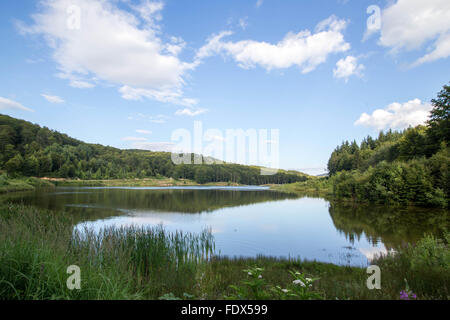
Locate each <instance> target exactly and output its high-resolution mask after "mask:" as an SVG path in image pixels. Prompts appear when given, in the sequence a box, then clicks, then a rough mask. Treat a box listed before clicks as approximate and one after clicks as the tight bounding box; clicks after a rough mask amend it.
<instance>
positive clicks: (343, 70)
mask: <svg viewBox="0 0 450 320" xmlns="http://www.w3.org/2000/svg"><path fill="white" fill-rule="evenodd" d="M363 70H364V65H363V64H358V59H357V58H356V57H353V56H347V57H346V58H343V59H340V60H339V61H338V62H337V63H336V69H334V70H333V75H334V77H335V78H344V79H345V81H346V82H347V81H348V78H349V77H350V76H352V75H356V76H358V77H362V71H363Z"/></svg>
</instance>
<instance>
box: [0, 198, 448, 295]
mask: <svg viewBox="0 0 450 320" xmlns="http://www.w3.org/2000/svg"><path fill="white" fill-rule="evenodd" d="M75 234H76V233H75ZM73 235H74V233H73V217H72V216H71V215H70V214H65V213H63V212H58V213H55V212H49V211H45V210H39V209H36V208H33V207H25V206H17V205H5V206H2V207H0V300H3V299H82V300H86V299H187V300H191V299H224V298H225V297H233V295H234V296H235V298H238V296H237V292H238V291H236V290H235V289H233V285H236V284H237V283H238V284H239V285H236V287H237V288H239V290H241V291H240V293H239V295H240V296H242V297H245V299H254V298H255V297H265V296H266V295H267V296H268V298H269V299H310V298H311V299H319V298H320V297H322V298H324V299H331V300H336V299H339V300H342V299H399V292H400V291H401V290H404V289H405V283H404V279H408V283H409V286H410V289H409V290H411V291H414V293H416V294H417V297H418V299H448V298H450V292H449V288H450V278H449V275H450V270H449V260H448V259H449V258H448V257H449V253H448V252H449V251H448V241H449V240H450V237H449V235H448V234H447V236H446V237H445V238H444V241H441V240H437V239H434V238H430V237H428V238H427V239H425V240H423V241H422V242H419V243H418V244H417V245H416V246H412V245H411V246H406V247H404V248H400V249H398V250H397V251H396V254H393V255H388V256H380V257H378V258H377V260H375V261H373V262H372V263H374V264H377V265H378V266H380V268H381V270H382V288H381V290H368V289H367V286H366V280H367V273H366V270H365V268H358V267H349V266H337V265H333V264H328V263H320V262H316V261H302V260H300V259H277V258H273V257H262V256H259V257H256V258H227V257H216V256H212V257H211V256H207V255H205V254H204V253H205V249H206V251H208V248H212V249H214V244H213V242H211V241H210V240H211V239H210V238H209V237H205V238H199V237H197V236H192V235H188V234H184V235H180V234H178V236H177V235H171V234H169V233H167V232H165V231H164V230H161V229H146V230H142V229H128V228H126V229H122V231H119V230H118V229H115V230H113V229H108V230H104V231H102V232H101V233H100V234H97V236H96V235H95V234H93V233H87V234H84V233H82V234H78V236H75V237H73ZM83 235H84V236H83ZM202 252H203V253H202ZM185 257H187V258H188V259H185ZM174 261H177V263H175V262H174ZM69 265H78V266H79V267H80V269H81V290H73V291H70V290H68V289H67V286H66V280H67V277H68V275H67V273H66V270H67V267H68V266H69ZM248 266H256V267H250V268H249V267H248ZM243 269H245V272H242V270H243ZM248 272H251V273H252V275H251V276H250V275H249V274H248ZM260 276H261V278H260ZM318 278H320V280H318ZM298 280H300V281H301V282H302V283H303V284H305V286H302V284H301V282H299V281H298ZM310 285H312V286H310ZM230 286H231V287H230ZM283 289H285V290H287V292H285V290H283ZM319 295H320V296H319Z"/></svg>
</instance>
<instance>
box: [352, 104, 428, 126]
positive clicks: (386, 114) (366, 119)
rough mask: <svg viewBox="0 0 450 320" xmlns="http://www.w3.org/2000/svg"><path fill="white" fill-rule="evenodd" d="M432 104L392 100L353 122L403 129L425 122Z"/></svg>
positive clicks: (360, 124) (361, 124)
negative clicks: (385, 105)
mask: <svg viewBox="0 0 450 320" xmlns="http://www.w3.org/2000/svg"><path fill="white" fill-rule="evenodd" d="M432 108H433V106H432V105H431V104H429V103H425V102H422V101H420V100H419V99H414V100H411V101H408V102H405V103H398V102H394V103H391V104H390V105H388V106H387V107H386V108H384V109H377V110H375V111H374V112H373V113H372V114H371V115H369V114H367V113H363V114H362V115H361V116H360V117H359V119H358V120H357V121H356V122H355V125H358V126H367V127H373V128H376V129H378V130H384V129H405V128H407V127H409V126H412V127H414V126H417V125H420V124H425V122H426V121H427V120H428V118H429V116H430V111H431V109H432Z"/></svg>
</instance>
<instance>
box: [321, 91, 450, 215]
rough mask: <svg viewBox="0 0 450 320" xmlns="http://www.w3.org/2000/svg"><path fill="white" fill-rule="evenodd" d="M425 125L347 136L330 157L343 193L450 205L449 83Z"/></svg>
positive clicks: (343, 195)
mask: <svg viewBox="0 0 450 320" xmlns="http://www.w3.org/2000/svg"><path fill="white" fill-rule="evenodd" d="M431 102H432V105H433V110H432V112H431V117H430V120H429V121H428V123H427V124H426V126H417V127H415V128H408V129H406V130H404V131H402V132H393V131H388V132H380V134H379V136H378V138H376V139H373V138H372V137H370V136H369V137H367V138H365V139H364V140H363V141H362V142H361V143H360V144H359V145H358V144H357V143H356V141H353V142H351V143H350V142H348V141H345V142H344V143H342V145H340V146H338V147H337V148H336V149H335V150H334V152H333V153H332V155H331V157H330V159H329V161H328V170H329V172H330V183H331V185H332V188H333V193H334V195H335V196H336V197H338V198H353V199H356V200H369V201H373V202H381V203H405V204H406V203H413V204H419V205H425V206H440V207H446V206H448V202H449V201H448V199H449V198H450V171H449V164H450V148H449V145H448V141H449V138H450V122H449V121H450V120H449V109H450V86H448V85H446V86H444V87H443V89H442V90H441V91H440V92H439V93H438V96H437V98H436V99H433V100H432V101H431Z"/></svg>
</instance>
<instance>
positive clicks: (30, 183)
mask: <svg viewBox="0 0 450 320" xmlns="http://www.w3.org/2000/svg"><path fill="white" fill-rule="evenodd" d="M239 185H240V184H238V183H231V182H215V183H213V182H210V183H205V184H199V183H197V182H195V181H193V180H189V179H173V178H166V177H159V178H145V179H111V180H80V179H63V178H35V177H16V178H11V177H8V176H7V175H6V174H2V175H0V194H2V193H7V192H16V191H33V190H35V189H36V188H54V187H56V186H58V187H173V186H239Z"/></svg>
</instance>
